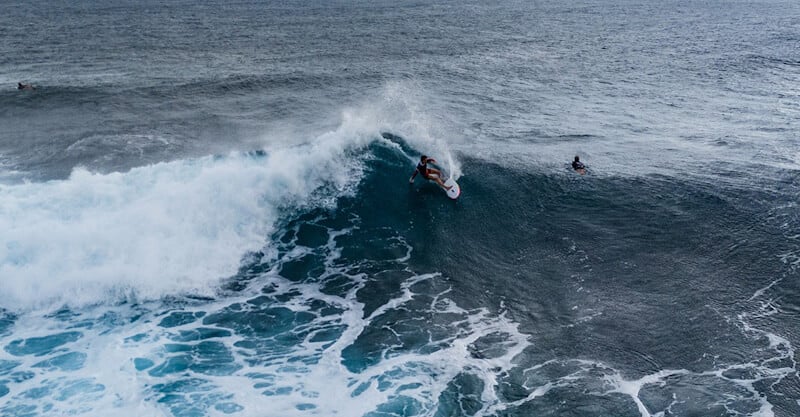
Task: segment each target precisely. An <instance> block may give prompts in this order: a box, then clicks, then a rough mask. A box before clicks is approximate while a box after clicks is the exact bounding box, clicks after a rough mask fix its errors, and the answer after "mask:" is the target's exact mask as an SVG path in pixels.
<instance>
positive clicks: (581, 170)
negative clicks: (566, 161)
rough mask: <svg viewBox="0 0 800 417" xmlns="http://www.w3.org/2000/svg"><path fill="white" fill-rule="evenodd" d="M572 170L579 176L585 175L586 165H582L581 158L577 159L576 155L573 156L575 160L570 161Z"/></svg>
mask: <svg viewBox="0 0 800 417" xmlns="http://www.w3.org/2000/svg"><path fill="white" fill-rule="evenodd" d="M572 169H574V170H575V172H577V173H578V174H581V175H583V174H585V173H586V165H583V162H581V158H578V155H575V160H574V161H572Z"/></svg>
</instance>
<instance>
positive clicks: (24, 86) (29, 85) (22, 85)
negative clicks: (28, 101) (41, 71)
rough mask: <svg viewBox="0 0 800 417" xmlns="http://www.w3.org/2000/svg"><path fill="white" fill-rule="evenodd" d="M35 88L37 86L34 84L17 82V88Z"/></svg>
mask: <svg viewBox="0 0 800 417" xmlns="http://www.w3.org/2000/svg"><path fill="white" fill-rule="evenodd" d="M35 89H36V87H34V86H33V84H23V83H17V90H35Z"/></svg>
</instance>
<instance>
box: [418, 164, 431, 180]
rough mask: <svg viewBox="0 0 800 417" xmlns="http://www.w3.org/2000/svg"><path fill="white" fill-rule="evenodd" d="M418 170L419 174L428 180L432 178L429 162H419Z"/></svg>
mask: <svg viewBox="0 0 800 417" xmlns="http://www.w3.org/2000/svg"><path fill="white" fill-rule="evenodd" d="M417 172H419V174H420V175H422V178H425V179H426V180H429V179H431V178H430V177H429V176H428V164H427V163H425V164H423V163H422V162H420V163H418V164H417Z"/></svg>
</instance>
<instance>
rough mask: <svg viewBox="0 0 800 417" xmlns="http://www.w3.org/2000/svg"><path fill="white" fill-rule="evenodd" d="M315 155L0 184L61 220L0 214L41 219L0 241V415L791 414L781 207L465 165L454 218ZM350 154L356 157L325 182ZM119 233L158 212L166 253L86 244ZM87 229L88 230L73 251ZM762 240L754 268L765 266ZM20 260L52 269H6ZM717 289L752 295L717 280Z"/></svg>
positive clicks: (16, 201)
mask: <svg viewBox="0 0 800 417" xmlns="http://www.w3.org/2000/svg"><path fill="white" fill-rule="evenodd" d="M342 137H348V138H349V139H347V140H342ZM326 138H327V139H325V138H323V139H321V140H320V142H319V144H320V146H322V147H323V148H325V146H324V144H325V141H326V140H330V141H332V142H333V143H336V144H337V146H336V149H339V151H337V152H331V151H330V149H329V148H325V150H324V152H321V153H315V151H314V150H313V148H294V147H292V148H288V149H284V150H275V151H273V152H265V153H253V154H246V155H239V154H236V155H230V156H226V157H218V158H205V159H201V160H192V161H180V162H175V163H170V164H158V165H155V166H151V167H142V168H140V169H135V170H132V171H130V172H128V173H125V174H113V175H98V174H89V173H87V172H84V171H77V172H76V173H75V174H73V176H71V177H70V178H69V179H68V180H64V181H54V182H48V183H41V184H24V185H18V186H13V187H11V189H10V190H9V189H8V188H6V189H4V190H3V191H4V193H7V195H10V196H15V195H23V193H22V191H20V190H23V191H25V193H24V194H25V196H27V198H28V199H31V200H30V201H36V199H37V198H41V197H40V194H38V193H43V194H44V193H48V194H49V195H51V196H53V195H54V196H56V197H60V198H56V199H54V201H60V202H61V203H60V204H59V205H53V206H52V207H49V206H45V207H40V206H35V205H31V206H30V208H29V209H28V210H23V208H24V205H23V204H22V203H23V202H25V201H26V200H24V199H23V198H22V197H17V198H6V199H4V201H5V202H6V203H5V204H6V205H5V206H4V207H6V210H7V211H8V208H7V207H14V208H16V213H17V214H16V216H30V217H28V218H30V219H36V220H37V222H36V226H34V225H31V226H27V227H29V229H26V230H23V231H20V232H19V234H18V235H16V236H23V235H24V236H36V233H32V232H30V230H34V231H40V232H39V233H41V234H42V235H44V237H47V236H50V238H49V240H47V241H48V242H50V241H52V242H55V243H53V244H52V245H50V246H48V245H49V244H42V243H38V244H37V242H38V241H36V240H33V238H32V237H31V238H30V239H32V240H27V241H25V240H22V238H18V239H20V243H19V244H17V246H15V247H16V248H20V249H17V251H16V252H13V253H12V252H10V251H9V250H8V249H6V251H7V252H5V253H4V256H5V258H4V259H5V261H4V264H3V265H4V268H6V269H5V271H10V272H5V273H14V274H16V276H19V277H20V279H19V280H18V281H12V282H13V283H14V285H11V286H8V287H5V286H4V289H3V291H5V292H6V293H5V294H4V300H8V299H10V300H14V301H15V302H16V303H17V304H19V306H20V307H21V308H19V309H14V308H7V310H6V311H5V313H4V315H3V320H2V321H0V324H2V327H0V344H2V346H3V356H2V358H1V359H0V377H2V379H0V381H2V382H1V383H0V395H2V396H3V397H4V401H5V404H4V405H3V406H2V408H0V411H2V413H3V414H4V415H61V414H71V415H97V414H108V413H116V414H120V415H131V416H133V415H142V414H147V415H165V416H201V415H233V416H257V415H263V414H264V412H265V410H268V412H269V413H270V414H273V413H274V414H277V415H298V416H300V415H309V414H310V415H335V414H344V415H363V416H382V415H404V416H437V415H539V414H544V415H548V414H558V413H561V412H562V411H559V410H563V409H565V408H567V409H584V408H591V409H594V410H600V411H599V412H602V413H618V414H619V415H632V416H638V415H642V416H655V415H664V416H666V415H692V414H695V413H700V412H704V410H709V409H710V410H713V412H715V413H718V414H721V415H725V414H726V413H732V414H736V413H739V414H745V415H763V416H772V415H782V413H783V412H784V411H786V410H792V409H793V407H795V406H796V405H795V404H793V403H792V402H790V401H787V399H786V398H787V393H788V392H791V389H792V386H794V384H795V382H796V375H797V363H796V360H795V347H794V345H793V344H792V342H791V341H790V339H789V338H786V337H784V336H782V334H786V333H785V332H787V331H790V330H789V329H788V328H787V327H785V326H786V325H785V324H782V323H781V322H776V321H774V320H772V318H773V317H774V316H775V315H778V314H780V313H779V312H778V310H776V308H775V305H774V304H773V301H772V297H773V295H771V294H773V292H774V291H775V288H774V287H775V286H776V285H778V284H779V283H780V281H782V280H784V279H788V278H790V277H791V276H792V275H793V274H794V273H795V272H794V269H795V268H796V266H797V262H795V261H796V251H794V252H792V246H791V244H787V243H786V241H784V242H783V243H781V242H776V241H775V240H774V232H775V231H779V230H781V229H780V228H781V225H780V224H779V223H776V221H775V219H777V218H778V217H776V214H777V213H771V214H769V215H756V216H755V218H753V216H754V214H755V213H757V211H756V210H755V209H756V208H755V207H753V206H745V205H742V204H738V203H737V202H736V201H735V200H731V199H733V198H740V197H736V196H731V195H727V194H725V193H720V192H718V191H716V190H714V189H712V188H708V187H707V186H705V185H703V184H700V183H691V182H686V181H681V180H673V179H658V178H654V179H650V180H643V179H624V178H600V177H597V178H581V179H580V180H576V178H577V177H575V176H573V175H568V174H566V173H565V174H558V175H554V176H547V175H541V174H535V173H526V172H523V171H517V170H514V169H508V168H503V167H500V166H496V165H486V164H483V163H478V162H477V161H476V160H472V159H466V160H464V161H462V162H461V163H462V164H463V166H465V167H466V168H467V169H468V170H469V172H471V173H473V174H474V175H470V176H466V177H462V178H461V181H460V182H461V185H462V187H463V189H464V190H465V193H464V195H463V197H462V198H460V199H459V200H458V201H457V202H453V201H451V200H449V199H447V198H446V197H445V196H444V193H443V192H442V191H441V190H440V189H439V188H438V187H436V186H435V185H432V184H422V183H419V184H417V185H412V186H410V185H409V184H408V183H407V181H405V178H407V175H408V174H409V169H410V168H411V167H413V164H412V160H413V158H412V157H413V155H414V152H415V150H414V147H413V146H411V145H409V143H407V142H406V141H405V140H404V139H403V138H401V137H399V136H397V135H392V134H384V135H383V136H381V135H376V136H373V137H371V138H368V137H365V138H355V137H349V136H347V135H346V134H345V135H344V136H340V134H339V133H336V134H331V135H329V136H326ZM342 143H346V144H349V145H348V146H349V147H348V146H341V144H342ZM348 149H350V151H348ZM353 153H355V154H358V155H359V157H360V158H359V161H360V162H359V163H358V164H357V165H355V166H353V165H350V166H345V165H343V164H342V162H343V161H344V160H351V159H352V158H351V157H350V156H349V155H351V154H353ZM320 155H325V157H324V158H323V157H321V156H320ZM340 158H343V159H340ZM304 163H307V164H310V165H311V166H310V167H303V164H304ZM284 164H288V166H291V171H287V168H285V167H286V166H287V165H284ZM323 166H324V167H325V168H324V169H323V168H322V167H323ZM312 167H313V168H312ZM340 170H344V171H346V172H341V174H342V176H341V177H337V175H336V174H337V173H340ZM287 172H291V173H297V172H303V173H305V175H304V176H302V178H303V179H304V181H303V182H300V183H294V182H292V181H297V177H293V176H290V175H287ZM316 172H320V174H314V173H316ZM337 178H338V179H337ZM398 178H399V180H398ZM232 185H233V186H232ZM14 187H19V188H14ZM223 188H227V189H235V191H236V192H235V193H233V192H232V194H226V193H224V192H223V193H221V191H220V190H221V189H223ZM78 189H80V190H83V191H76V190H78ZM112 190H113V191H112ZM512 190H513V192H512ZM9 191H10V192H9ZM33 191H38V193H37V192H33ZM753 192H754V193H756V194H754V195H753V196H752V198H750V199H751V200H756V199H757V198H756V197H757V193H758V192H756V191H753ZM687 195H691V196H692V198H685V196H687ZM78 196H82V198H78ZM99 196H102V198H100V197H99ZM210 196H215V197H216V198H214V199H212V198H211V197H210ZM387 196H394V197H393V198H392V199H390V200H389V199H387V198H386V197H387ZM112 197H115V198H112ZM277 199H280V200H281V201H282V202H279V201H277ZM294 199H297V200H294ZM139 201H146V202H147V203H146V204H145V203H139ZM287 201H288V203H287ZM293 201H295V202H296V203H295V204H292V203H291V202H293ZM300 201H302V202H303V203H302V204H301V203H300ZM137 204H142V205H141V206H137ZM173 204H175V205H173ZM130 205H133V207H134V208H139V209H141V210H128V209H127V208H126V207H127V206H130ZM208 205H211V206H212V207H213V210H209V209H207V208H206V206H208ZM34 206H35V207H34ZM56 207H60V208H61V210H60V211H58V210H56ZM34 208H37V210H34ZM110 208H117V209H114V210H112V209H110ZM145 208H149V210H150V211H146V212H145V213H138V212H140V211H142V210H144V209H145ZM154 208H160V209H159V210H157V211H154ZM168 209H172V210H174V212H173V211H170V210H168ZM117 211H119V212H120V214H117ZM201 213H206V214H201ZM145 214H146V215H147V216H146V217H144V215H145ZM211 214H213V216H212V215H211ZM136 215H140V216H143V217H142V218H143V219H145V218H146V219H147V220H148V221H149V222H150V223H152V222H153V221H154V219H156V220H157V219H159V218H166V220H168V221H166V226H171V227H172V228H168V229H166V230H168V231H170V232H171V238H170V239H161V240H163V241H159V239H158V237H159V236H162V235H159V234H156V235H155V237H154V236H148V234H153V233H156V231H157V232H158V233H163V231H164V230H165V229H164V227H166V226H164V225H163V224H162V225H161V226H158V227H157V226H156V225H149V224H144V223H145V222H143V221H142V222H138V223H139V224H137V222H133V223H130V222H126V223H125V224H134V225H135V227H136V228H135V229H134V226H129V227H130V229H128V230H124V229H123V232H124V233H122V236H120V238H123V239H124V240H122V241H123V242H124V243H125V244H124V245H122V246H123V247H126V248H128V251H127V254H126V255H124V256H123V255H118V254H117V253H116V252H111V251H110V250H109V249H108V248H114V247H116V246H120V245H121V244H120V243H119V242H117V241H110V242H108V244H107V246H106V251H105V252H104V251H103V250H102V249H103V247H98V246H91V245H89V242H95V241H96V239H97V238H96V236H100V237H102V238H104V239H116V238H117V236H119V234H120V229H119V228H116V227H118V226H115V225H116V224H117V223H116V221H117V220H118V219H120V218H128V217H126V216H133V218H135V216H136ZM117 216H120V217H117ZM170 216H174V217H170ZM182 218H187V219H189V220H191V222H187V224H189V225H190V226H191V227H189V226H185V228H183V227H181V226H180V225H181V224H182V223H181V222H180V221H178V220H179V219H182ZM89 219H92V220H89ZM43 220H48V222H43ZM701 220H702V221H701ZM172 223H178V225H177V226H176V225H173V224H172ZM14 224H17V223H16V222H15V223H14ZM157 224H158V223H157ZM512 224H513V225H515V226H514V227H511V225H512ZM668 224H669V225H672V226H671V227H666V225H668ZM748 224H749V226H747V225H748ZM758 224H762V225H765V226H763V227H762V228H761V229H754V228H755V227H757V226H756V225H758ZM91 225H95V226H94V227H93V228H92V227H90V226H91ZM643 225H644V226H646V227H647V228H650V229H651V230H650V231H649V232H646V233H645V232H643V230H642V227H643ZM732 225H745V226H732ZM758 227H761V226H758ZM87 228H88V229H89V230H93V231H97V232H96V235H93V236H95V237H92V238H89V237H84V239H83V240H82V239H81V236H88V235H81V234H77V233H75V232H77V231H80V230H85V229H87ZM11 230H12V231H14V229H11ZM508 230H514V232H513V233H507V232H504V231H508ZM44 231H48V232H50V234H49V235H48V234H45V232H44ZM65 231H67V232H73V233H66V232H65ZM23 232H24V233H23ZM709 235H711V236H712V240H713V241H714V242H716V243H717V244H716V245H712V246H709V245H707V240H708V236H709ZM44 237H42V238H43V239H44ZM745 237H746V239H748V241H749V242H750V243H744V244H742V243H740V244H739V245H738V246H737V244H736V242H742V239H745ZM178 239H181V240H178ZM770 242H772V243H770ZM788 242H791V239H789V240H788ZM60 243H68V244H69V245H67V246H68V248H60V249H59V245H58V244H60ZM770 244H772V245H773V248H772V250H774V251H775V252H774V253H775V257H771V258H764V257H762V256H761V254H760V253H759V252H758V251H757V248H763V247H767V245H770ZM26 245H27V246H26ZM126 245H127V246H126ZM151 245H153V246H151ZM204 245H207V246H208V247H205V246H204ZM210 246H213V250H212V249H211V248H210ZM26 247H30V248H41V247H45V248H47V249H48V250H50V251H59V252H57V253H56V254H55V255H53V257H49V256H46V255H48V251H46V250H42V252H41V253H39V252H36V251H31V252H29V253H30V255H28V256H21V255H20V254H22V253H24V252H23V251H22V248H26ZM159 250H164V251H167V252H169V253H168V255H167V256H165V257H164V256H162V257H160V256H156V255H158V251H159ZM70 251H71V252H70ZM194 251H199V254H197V255H195V252H194ZM215 251H216V252H218V253H215ZM623 252H624V253H625V255H624V256H623V255H622V253H623ZM244 253H249V254H247V255H244V257H243V255H242V254H244ZM68 254H71V255H70V256H67V255H68ZM151 254H154V255H153V256H154V258H153V260H149V259H150V258H149V256H150V255H151ZM778 254H783V255H782V256H783V258H782V259H783V262H781V260H780V259H778V258H777V256H778ZM88 255H94V256H88ZM133 255H140V256H144V257H145V258H146V259H147V260H148V261H147V262H133V260H132V258H131V257H132V256H133ZM201 255H204V256H201ZM56 259H60V260H61V263H60V265H61V266H58V265H56V264H54V263H53V262H55V260H56ZM129 259H131V261H130V263H126V262H125V261H126V260H129ZM165 259H166V260H165ZM9 260H14V262H10V261H9ZM65 260H71V261H72V262H74V263H72V264H70V263H67V262H65ZM159 262H163V263H159ZM667 265H668V266H667ZM106 268H108V269H106ZM109 270H113V271H116V273H114V274H111V273H109V272H108V271H109ZM62 274H63V275H62ZM737 274H745V275H747V276H748V278H749V279H747V280H737V281H736V282H737V285H735V286H731V285H730V278H729V277H735V276H737ZM62 276H67V277H69V279H63V278H61V277H62ZM153 276H154V277H153ZM22 278H25V279H22ZM50 287H52V288H50ZM37 294H38V296H39V297H38V298H37V297H35V296H34V295H37Z"/></svg>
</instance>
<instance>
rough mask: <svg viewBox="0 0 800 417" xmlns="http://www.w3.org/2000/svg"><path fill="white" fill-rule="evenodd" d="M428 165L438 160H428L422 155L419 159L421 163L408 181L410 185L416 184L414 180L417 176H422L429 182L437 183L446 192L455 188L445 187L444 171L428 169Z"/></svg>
mask: <svg viewBox="0 0 800 417" xmlns="http://www.w3.org/2000/svg"><path fill="white" fill-rule="evenodd" d="M428 163H434V164H435V163H436V160H435V159H433V158H428V157H427V156H425V155H422V156H421V157H420V158H419V163H418V164H417V169H416V170H414V173H413V174H412V175H411V178H410V179H409V180H408V182H409V183H412V184H413V183H414V178H416V176H417V174H420V175H422V178H425V179H426V180H428V181H436V183H437V184H439V186H440V187H442V188H444V189H445V190H449V189H451V188H453V187H448V186H446V185H444V181H442V171H439V170H438V169H436V168H428Z"/></svg>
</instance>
